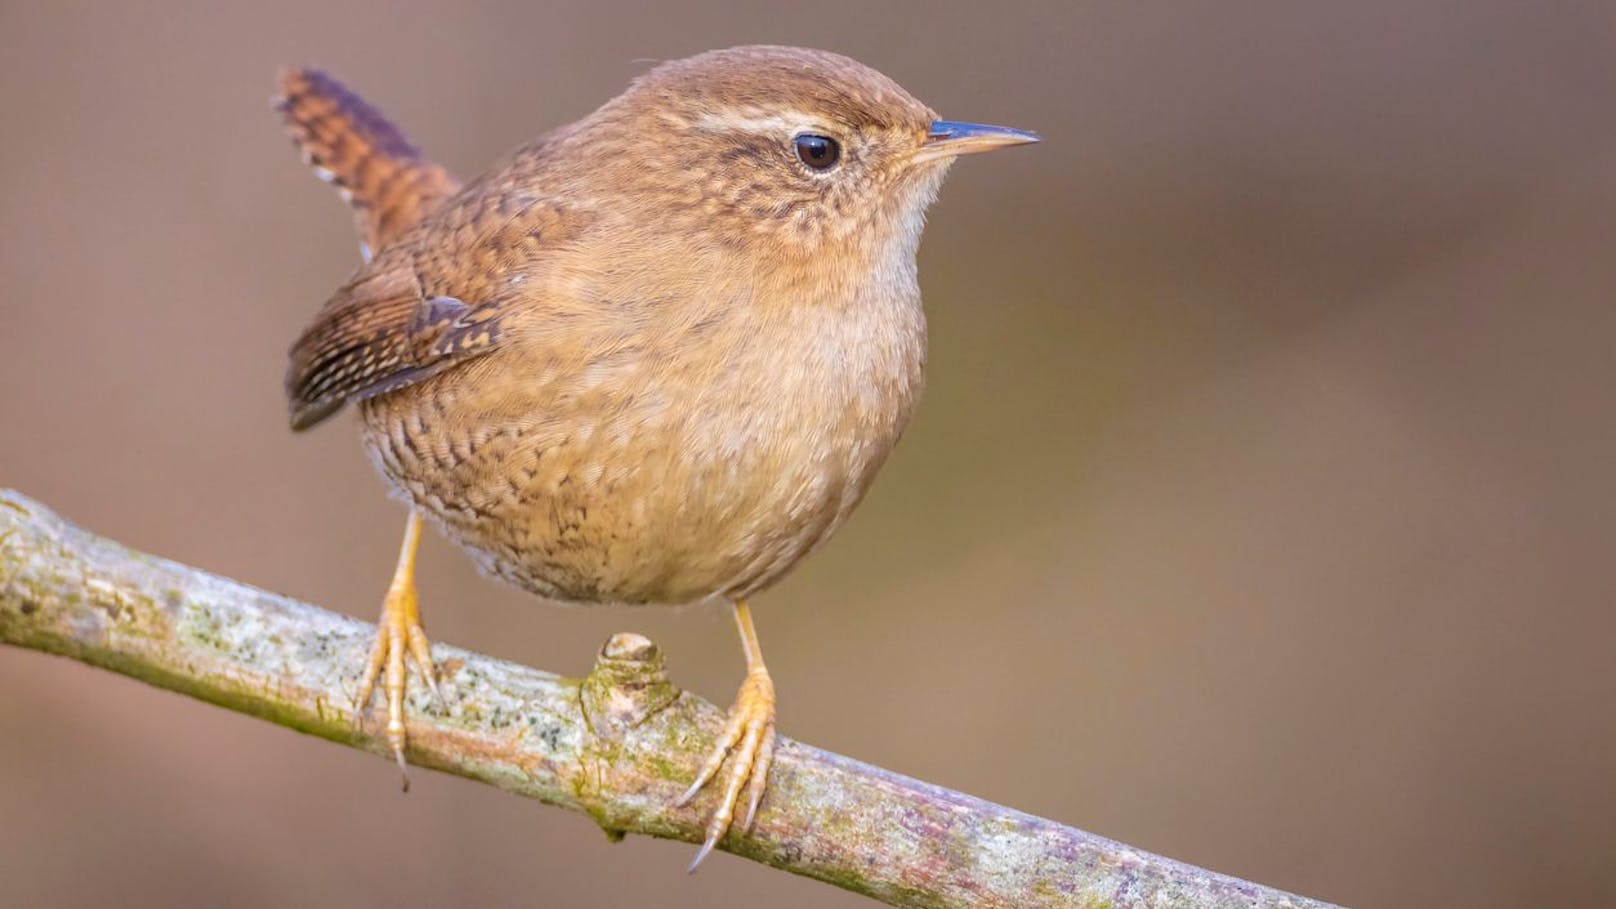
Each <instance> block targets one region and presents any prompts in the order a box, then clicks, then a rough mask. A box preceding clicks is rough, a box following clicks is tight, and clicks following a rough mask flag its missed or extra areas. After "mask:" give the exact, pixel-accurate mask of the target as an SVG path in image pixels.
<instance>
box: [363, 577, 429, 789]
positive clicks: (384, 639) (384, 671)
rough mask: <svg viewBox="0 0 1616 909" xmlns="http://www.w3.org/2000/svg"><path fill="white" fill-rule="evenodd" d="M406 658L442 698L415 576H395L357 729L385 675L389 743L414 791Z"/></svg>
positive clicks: (365, 678) (370, 663) (406, 783)
mask: <svg viewBox="0 0 1616 909" xmlns="http://www.w3.org/2000/svg"><path fill="white" fill-rule="evenodd" d="M406 659H407V660H408V661H409V662H412V663H414V664H415V671H416V672H417V673H418V674H420V676H421V678H422V679H424V680H425V681H426V684H427V687H428V688H429V689H431V691H432V696H433V697H434V698H437V699H438V700H439V701H441V700H442V695H440V694H439V692H438V683H437V680H436V678H435V677H434V673H433V669H432V650H431V644H430V642H428V641H427V639H426V632H425V631H424V630H423V629H422V628H421V609H420V606H419V604H418V603H417V602H416V598H415V583H414V581H413V579H405V580H403V581H397V580H395V581H394V583H393V585H392V587H390V588H388V591H387V599H386V600H384V601H383V602H382V617H381V621H380V622H378V623H377V628H376V643H375V644H373V645H371V648H370V659H369V660H368V661H367V662H366V664H365V670H364V673H363V674H362V675H361V676H360V677H359V693H358V696H357V697H355V699H354V714H353V722H354V728H356V729H358V728H362V727H363V725H364V719H365V711H366V710H367V709H368V708H369V707H370V695H371V692H373V691H374V690H375V689H376V680H377V678H381V679H382V690H383V691H384V692H386V695H387V745H388V747H389V748H391V749H392V751H393V760H395V761H397V762H398V771H399V773H400V774H401V775H402V776H403V779H404V784H403V785H404V791H405V792H408V791H410V777H409V773H408V771H406V770H405V769H404V744H405V732H404V685H405V678H406V675H407V673H408V670H407V669H406V668H405V661H406Z"/></svg>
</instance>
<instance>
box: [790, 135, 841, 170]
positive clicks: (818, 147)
mask: <svg viewBox="0 0 1616 909" xmlns="http://www.w3.org/2000/svg"><path fill="white" fill-rule="evenodd" d="M792 143H793V144H794V145H796V147H797V159H798V160H800V161H801V162H802V163H804V164H806V165H808V166H809V167H811V168H813V169H814V170H830V169H831V168H833V167H835V166H836V162H837V161H840V160H841V159H842V147H841V146H840V145H838V144H837V142H836V140H835V139H832V138H830V137H829V136H816V135H813V134H812V133H803V134H802V135H800V136H798V137H797V138H795V139H793V140H792Z"/></svg>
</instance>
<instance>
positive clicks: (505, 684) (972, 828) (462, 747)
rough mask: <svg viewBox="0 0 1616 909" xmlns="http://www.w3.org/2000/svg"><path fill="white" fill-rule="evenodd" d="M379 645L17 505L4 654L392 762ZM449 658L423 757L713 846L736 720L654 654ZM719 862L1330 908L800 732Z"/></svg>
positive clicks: (339, 620) (427, 716) (906, 879)
mask: <svg viewBox="0 0 1616 909" xmlns="http://www.w3.org/2000/svg"><path fill="white" fill-rule="evenodd" d="M373 633H374V629H373V627H372V626H371V625H368V624H365V623H362V622H359V621H356V620H354V619H351V618H348V617H346V616H342V615H338V614H336V613H332V612H327V611H325V610H323V609H319V608H317V607H314V606H310V605H307V604H305V603H300V602H297V601H295V600H290V599H287V598H285V597H281V596H277V595H275V594H272V593H267V592H265V591H262V590H258V589H255V588H253V587H249V586H246V585H244V584H240V583H237V582H235V581H231V580H228V579H225V578H221V577H217V576H215V575H212V574H208V573H207V572H204V571H201V570H198V569H195V568H189V567H186V566H184V565H179V564H176V563H174V562H170V561H166V560H164V559H159V558H155V557H153V556H149V555H145V554H142V553H139V552H135V551H133V550H130V549H128V548H126V547H124V546H121V545H119V544H117V543H115V542H112V541H110V540H106V539H103V538H101V537H97V536H95V535H93V534H90V533H88V532H86V531H84V530H81V529H79V528H77V527H75V526H73V525H71V524H69V523H67V522H66V521H64V520H62V519H61V518H59V517H57V516H56V515H55V514H53V513H52V512H51V511H50V510H48V509H47V508H45V507H44V506H42V505H40V504H38V503H36V502H33V501H31V500H30V499H28V498H26V497H24V496H22V495H19V494H17V493H14V492H9V491H4V490H0V642H3V643H8V644H13V645H16V646H19V647H27V648H30V649H34V650H41V651H45V652H48V653H55V654H60V655H62V656H66V657H70V658H72V659H75V660H79V661H81V662H84V663H88V664H90V665H94V666H100V667H102V668H104V669H110V670H112V671H114V672H118V673H122V674H124V675H127V676H130V677H133V678H137V679H140V680H142V681H145V682H148V683H150V684H153V685H157V686H159V687H162V688H167V689H170V690H173V691H178V692H181V693H183V694H188V695H190V696H192V697H195V698H198V699H200V700H203V701H207V702H209V703H213V704H218V705H220V706H222V707H227V708H229V709H231V710H237V711H241V712H243V713H248V714H252V715H254V716H258V717H262V718H263V719H266V720H269V721H270V722H273V723H278V724H280V725H282V726H288V727H291V728H293V729H297V730H299V731H301V732H306V733H308V734H310V735H315V736H319V737H321V738H324V739H329V740H331V741H334V742H338V743H341V744H344V745H348V746H350V747H354V748H361V749H364V750H367V751H371V752H375V753H377V754H386V752H387V749H386V745H385V743H384V742H383V740H382V736H381V735H380V731H379V724H378V723H377V722H376V721H375V718H374V717H373V719H372V721H371V722H369V723H367V724H366V730H363V731H359V730H355V729H354V728H353V726H352V725H351V724H350V721H349V717H350V714H351V710H352V704H351V701H350V699H351V697H352V690H353V678H352V676H353V674H354V673H356V672H357V670H358V668H359V667H360V666H362V665H363V663H364V658H365V655H366V651H367V648H368V647H369V645H370V641H371V636H372V635H373ZM433 654H434V657H435V658H436V660H437V665H438V670H439V673H440V677H441V678H440V682H441V684H442V686H443V689H444V694H445V699H444V700H445V703H444V704H442V705H440V704H437V703H434V702H433V701H432V700H431V699H430V697H429V696H427V695H425V694H424V693H423V692H419V691H412V693H411V702H410V704H409V710H410V714H409V715H410V725H409V737H410V739H409V741H410V747H409V754H408V757H409V760H410V761H411V762H412V763H414V764H417V765H420V766H423V767H430V768H434V769H437V770H443V771H446V772H448V773H454V774H458V775H460V776H464V777H469V778H471V779H475V780H480V781H482V782H485V783H488V784H490V785H493V786H498V787H499V788H501V789H504V790H506V791H509V792H513V793H516V794H518V795H524V796H527V797H529V798H533V799H537V800H539V801H541V802H544V803H546V804H550V805H556V806H559V807H562V808H568V809H571V810H573V811H581V812H584V813H585V814H588V815H589V816H591V817H593V818H594V819H595V820H596V821H597V822H598V823H599V824H600V825H601V827H603V828H604V829H605V830H606V831H607V833H608V834H610V835H612V836H622V835H624V834H628V833H638V834H644V835H648V836H656V837H664V838H668V839H677V840H684V841H687V842H699V841H700V840H701V834H702V825H703V822H704V821H705V819H706V816H707V814H708V812H710V811H711V810H712V808H713V800H714V798H715V796H714V795H713V793H712V792H710V791H709V792H708V793H705V794H704V795H703V796H702V797H699V798H697V799H696V800H695V801H694V802H693V803H692V804H690V805H689V806H686V807H684V808H675V807H673V802H674V799H675V798H676V797H677V796H678V795H679V794H680V792H681V791H682V790H683V788H684V786H685V785H687V784H688V782H689V781H690V780H691V779H692V778H693V777H694V775H695V771H696V768H697V767H698V766H699V764H700V762H701V759H702V757H703V756H704V755H705V754H706V752H707V749H708V748H709V746H710V745H711V743H712V740H713V738H714V736H716V735H717V733H718V731H719V730H720V728H721V727H722V725H723V711H722V710H720V709H719V708H717V707H715V706H713V705H712V704H709V703H707V702H706V701H703V700H701V699H700V698H697V697H695V696H693V695H691V694H688V693H686V692H683V691H680V690H679V689H678V688H677V687H676V686H674V684H673V683H672V682H670V681H669V680H668V677H667V674H666V673H665V672H664V670H663V661H662V655H661V653H660V651H659V650H658V649H657V647H656V645H655V644H653V643H652V642H650V641H649V640H647V639H645V638H643V637H641V636H639V635H636V634H618V635H614V636H613V637H612V638H611V639H610V640H608V641H607V642H606V644H605V646H604V647H603V648H602V649H601V653H600V656H599V659H598V660H597V662H596V664H595V666H594V669H593V671H592V672H591V673H590V674H589V676H588V677H586V678H582V679H569V678H562V677H559V676H556V675H553V674H551V673H547V672H542V671H540V670H536V669H529V668H526V667H523V666H517V665H513V664H511V663H506V662H502V661H499V660H495V659H491V658H489V657H485V656H479V655H478V654H475V653H469V652H467V651H464V650H459V649H456V648H454V647H449V646H445V645H442V644H436V645H434V648H433ZM12 694H13V696H26V693H25V692H13V693H12ZM64 848H66V844H64ZM720 848H721V849H724V850H726V851H729V852H732V853H735V854H737V855H741V856H744V857H746V858H749V859H752V860H754V861H758V862H762V863H764V864H767V865H772V866H774V867H776V868H781V869H784V870H786V871H790V872H793V873H795V874H803V875H807V876H809V877H813V878H817V879H819V880H822V881H826V882H828V883H831V884H835V885H836V886H838V887H844V888H846V889H848V890H852V891H854V892H857V893H862V894H865V895H867V896H870V897H873V898H875V899H877V900H881V901H883V902H886V903H889V904H891V905H894V906H912V907H1017V909H1036V907H1053V906H1084V907H1102V906H1103V907H1124V906H1152V907H1237V906H1238V907H1292V909H1302V907H1313V909H1316V907H1326V906H1327V904H1325V903H1321V902H1318V901H1315V900H1310V899H1307V898H1304V897H1299V896H1294V895H1291V894H1287V893H1283V892H1280V891H1277V890H1273V889H1270V888H1268V887H1263V886H1261V885H1258V884H1253V883H1249V882H1247V881H1242V880H1239V879H1236V878H1231V877H1227V876H1224V875H1220V874H1216V873H1214V872H1211V871H1206V870H1204V869H1201V868H1196V867H1193V866H1190V865H1185V864H1183V863H1181V862H1176V861H1173V860H1171V859H1167V858H1162V857H1160V856H1156V855H1152V854H1150V853H1148V852H1144V851H1142V850H1139V849H1134V848H1132V847H1130V846H1126V845H1124V844H1122V843H1117V842H1113V841H1111V840H1108V839H1105V838H1103V837H1099V836H1095V835H1093V834H1090V833H1085V832H1083V831H1081V830H1076V829H1073V828H1071V827H1066V826H1062V825H1060V824H1057V823H1055V822H1053V821H1048V820H1044V819H1043V818H1039V817H1034V816H1032V815H1029V814H1023V813H1021V812H1019V811H1013V810H1011V809H1009V808H1005V807H1002V806H999V805H995V804H992V803H990V802H985V801H982V800H981V799H976V798H972V797H971V796H968V795H963V794H961V793H958V792H953V791H951V790H948V789H943V788H941V787H938V786H933V785H930V784H928V783H923V782H920V781H918V780H913V779H909V778H907V777H903V776H900V775H898V774H895V773H890V772H888V771H885V770H882V769H880V768H879V767H872V766H870V765H868V764H862V763H859V762H858V761H854V760H852V759H849V758H845V757H842V756H840V755H837V754H832V753H830V752H827V751H822V750H820V749H818V748H814V747H812V746H809V745H805V744H802V743H801V742H794V741H791V740H790V739H786V738H784V737H781V739H780V745H779V750H778V752H777V755H776V760H775V763H774V767H773V770H772V774H771V780H770V785H769V790H768V795H767V796H766V797H765V799H764V801H763V807H762V809H761V811H760V813H759V816H758V818H757V822H756V824H755V825H754V827H753V829H752V831H751V832H750V833H749V834H744V835H743V834H739V833H736V832H733V831H732V832H731V833H730V835H729V836H728V837H726V839H725V840H724V841H723V842H722V843H721V844H720Z"/></svg>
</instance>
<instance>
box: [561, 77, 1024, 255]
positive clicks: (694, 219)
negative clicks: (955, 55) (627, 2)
mask: <svg viewBox="0 0 1616 909" xmlns="http://www.w3.org/2000/svg"><path fill="white" fill-rule="evenodd" d="M591 121H592V122H591V123H590V125H589V126H588V127H586V131H587V132H589V133H591V134H592V136H591V141H592V142H596V143H597V144H594V147H595V148H596V149H598V148H599V147H600V145H599V144H598V137H599V136H600V135H601V133H602V132H603V131H604V132H606V133H609V134H611V136H612V138H613V139H614V140H616V141H619V142H621V143H623V144H622V145H621V146H620V147H621V148H622V154H621V155H619V156H618V157H617V158H616V160H614V161H610V162H601V163H602V164H603V166H605V167H608V168H610V172H611V179H612V180H614V181H617V182H616V186H617V187H618V188H621V187H623V186H625V185H633V186H635V187H636V190H637V191H638V192H640V193H642V194H644V195H645V196H646V197H647V198H654V199H657V200H659V201H661V202H662V203H665V207H666V209H667V214H668V217H669V218H670V219H671V222H672V223H678V224H679V226H680V227H681V231H680V232H681V234H685V235H687V236H688V235H689V233H688V232H687V231H689V230H692V229H694V230H699V231H700V232H701V233H702V234H705V235H710V236H714V237H717V238H718V240H719V242H727V243H731V244H735V243H753V244H755V245H762V246H764V247H766V248H768V249H769V250H770V252H771V253H772V254H789V253H791V252H796V253H799V254H804V255H816V254H819V253H822V252H825V251H827V247H829V246H832V245H834V246H866V247H869V248H875V247H881V246H885V245H887V241H890V240H893V239H900V238H901V239H907V240H910V241H911V242H910V244H909V246H910V249H911V250H912V248H913V245H912V244H913V242H918V239H919V231H920V226H921V223H922V220H923V216H924V213H925V209H926V207H927V205H929V204H930V202H931V201H932V199H933V198H934V197H935V195H936V191H937V188H938V185H939V184H940V182H941V179H942V176H943V174H944V172H945V171H946V170H947V169H948V165H949V164H950V163H951V162H952V161H953V159H954V158H955V157H957V156H959V155H962V154H968V153H972V152H981V151H988V150H991V149H995V148H1003V147H1006V146H1011V145H1020V144H1024V143H1028V142H1036V141H1038V137H1037V136H1035V135H1033V134H1032V133H1028V132H1023V131H1021V130H1015V129H1009V128H1005V127H997V126H982V125H976V124H968V123H958V122H951V121H946V120H940V119H938V117H937V114H936V113H935V112H934V111H932V110H931V108H929V107H927V106H926V105H924V104H922V103H921V102H920V101H918V100H916V99H915V97H914V96H913V95H910V94H909V93H908V92H907V91H904V89H903V88H902V87H901V86H899V85H898V84H897V83H896V82H893V81H892V80H891V79H889V78H887V77H886V76H884V75H882V74H881V73H878V72H876V71H875V70H873V69H871V68H869V67H867V66H864V65H863V64H861V63H859V62H857V61H855V60H851V59H849V58H847V57H844V56H841V55H839V54H833V53H829V52H827V51H818V50H805V49H802V48H793V47H773V46H750V47H736V48H730V49H728V50H719V51H712V52H709V53H705V54H701V55H698V56H695V57H690V58H688V59H684V60H676V61H672V62H669V63H664V64H661V65H660V66H657V67H655V68H654V69H652V70H651V71H649V72H648V73H646V74H645V75H644V76H642V77H640V78H639V79H638V80H636V81H635V82H634V84H633V85H632V86H631V87H630V88H629V90H628V91H626V92H625V93H624V94H623V95H621V96H620V97H618V98H617V99H615V100H613V101H612V102H611V103H609V104H607V105H606V106H605V107H603V108H602V109H601V110H600V111H599V112H597V113H596V115H595V116H594V117H592V118H591ZM701 225H705V228H704V229H703V228H702V227H701ZM748 237H750V238H754V239H751V240H748V239H746V238H748ZM760 238H761V239H763V240H764V241H765V242H763V243H761V244H758V243H757V240H758V239H760Z"/></svg>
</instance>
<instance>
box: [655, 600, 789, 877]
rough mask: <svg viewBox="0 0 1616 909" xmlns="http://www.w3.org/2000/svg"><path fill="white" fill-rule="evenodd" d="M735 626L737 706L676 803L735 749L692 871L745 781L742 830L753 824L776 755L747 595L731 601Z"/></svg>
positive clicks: (768, 691)
mask: <svg viewBox="0 0 1616 909" xmlns="http://www.w3.org/2000/svg"><path fill="white" fill-rule="evenodd" d="M735 625H736V627H737V628H739V629H740V632H741V646H742V647H743V648H744V649H745V650H746V681H744V682H742V683H741V690H740V691H739V692H737V693H736V695H735V706H733V707H731V708H730V709H729V722H727V723H725V724H724V732H723V733H722V734H721V735H720V736H719V737H718V743H717V744H716V745H715V746H714V747H713V750H712V753H711V754H709V755H708V756H707V761H706V763H704V764H702V766H701V772H700V773H698V774H696V781H695V782H694V783H692V784H691V785H690V788H689V789H687V790H685V794H684V795H682V796H680V797H679V801H678V803H677V804H680V805H684V804H686V803H688V802H689V801H690V800H691V799H692V798H695V796H696V793H697V792H700V791H701V788H702V787H703V786H705V785H707V781H708V780H710V779H712V778H713V775H714V774H716V773H717V772H718V768H719V767H720V766H722V765H723V763H724V757H725V755H727V754H729V753H730V751H731V749H733V750H734V752H735V758H734V761H733V762H732V763H731V764H730V768H729V773H728V774H727V775H726V776H725V777H724V793H723V796H722V797H721V800H720V801H719V803H718V810H717V811H715V812H713V816H712V819H711V820H709V821H708V822H707V839H706V841H705V842H703V843H702V845H701V849H700V851H698V852H697V853H696V858H695V860H694V861H692V862H691V863H690V870H691V871H695V870H696V866H697V865H699V864H701V860H702V859H704V858H706V857H707V853H709V852H712V851H713V847H714V846H716V845H718V841H719V840H720V839H721V838H722V837H723V836H724V833H725V831H727V830H728V829H729V826H730V821H731V820H733V819H734V817H735V806H736V803H737V802H738V801H739V800H740V795H741V787H742V786H743V785H744V786H746V815H745V817H743V818H742V819H741V829H742V830H743V831H744V830H748V829H750V828H751V826H752V819H753V818H754V817H756V815H757V809H758V802H760V801H762V799H763V789H764V787H765V786H766V785H768V780H769V763H770V762H771V761H772V760H773V759H774V682H773V680H771V679H770V678H769V670H768V669H767V668H765V667H764V665H763V651H762V650H761V649H760V648H759V647H758V640H757V631H756V630H755V629H754V628H753V627H752V610H751V609H750V608H748V607H747V605H746V601H745V600H736V601H735Z"/></svg>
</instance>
